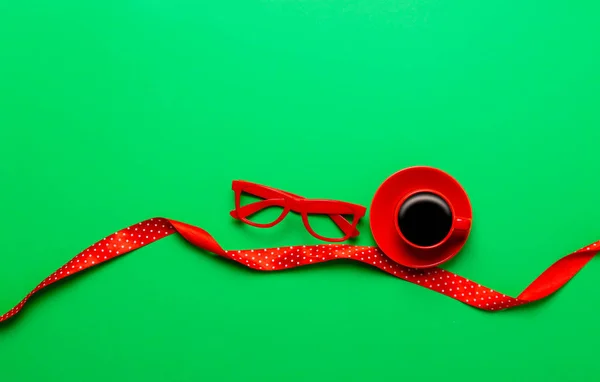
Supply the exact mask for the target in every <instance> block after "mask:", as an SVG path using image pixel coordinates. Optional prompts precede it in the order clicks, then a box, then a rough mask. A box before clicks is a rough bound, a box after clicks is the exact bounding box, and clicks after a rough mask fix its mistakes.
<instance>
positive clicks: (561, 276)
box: [0, 218, 600, 322]
mask: <svg viewBox="0 0 600 382" xmlns="http://www.w3.org/2000/svg"><path fill="white" fill-rule="evenodd" d="M173 233H178V234H180V235H181V236H183V238H185V239H186V240H187V241H189V242H190V243H191V244H193V245H195V246H197V247H199V248H201V249H203V250H205V251H208V252H211V253H213V254H216V255H219V256H222V257H225V258H227V259H230V260H233V261H236V262H238V263H240V264H243V265H246V266H247V267H249V268H253V269H256V270H260V271H279V270H285V269H288V268H295V267H300V266H303V265H310V264H316V263H322V262H325V261H330V260H336V259H352V260H356V261H360V262H363V263H366V264H369V265H372V266H374V267H376V268H379V269H380V270H382V271H384V272H387V273H389V274H391V275H393V276H396V277H398V278H400V279H403V280H406V281H410V282H411V283H414V284H417V285H420V286H423V287H425V288H428V289H431V290H433V291H436V292H438V293H441V294H444V295H446V296H448V297H452V298H454V299H456V300H458V301H460V302H463V303H465V304H467V305H470V306H473V307H475V308H478V309H482V310H487V311H499V310H504V309H508V308H512V307H515V306H519V305H523V304H527V303H530V302H533V301H536V300H540V299H542V298H544V297H547V296H548V295H550V294H552V293H554V292H555V291H557V290H558V289H560V288H561V287H562V286H563V285H564V284H566V283H567V282H568V281H569V280H570V279H571V278H572V277H573V276H575V274H577V272H579V270H581V268H583V267H584V266H585V264H587V262H588V261H590V260H591V259H592V257H594V255H596V254H597V253H598V251H599V250H600V241H597V242H595V243H592V244H590V245H589V246H586V247H584V248H582V249H580V250H578V251H576V252H574V253H572V254H570V255H567V256H565V257H563V258H562V259H560V260H558V261H557V262H556V263H554V264H553V265H551V266H550V267H549V268H548V269H546V271H544V272H543V273H542V274H541V275H540V276H539V277H538V278H537V279H535V280H534V281H533V282H532V283H531V284H530V285H529V286H528V287H527V288H525V290H524V291H523V292H522V293H521V294H520V295H519V296H517V297H510V296H507V295H504V294H502V293H499V292H497V291H495V290H492V289H490V288H487V287H485V286H482V285H480V284H477V283H475V282H473V281H471V280H468V279H466V278H464V277H462V276H459V275H456V274H454V273H452V272H448V271H446V270H443V269H441V268H430V269H424V270H423V269H413V268H407V267H404V266H402V265H399V264H397V263H395V262H394V261H392V260H391V259H389V258H388V257H387V256H386V255H385V254H384V253H383V252H381V250H380V249H378V248H376V247H365V246H354V245H343V244H340V245H312V246H308V245H307V246H292V247H281V248H266V249H250V250H239V251H226V250H224V249H223V248H221V246H220V245H219V244H218V243H217V241H216V240H215V239H214V238H213V237H212V236H211V235H210V234H208V232H206V231H204V230H203V229H201V228H199V227H195V226H192V225H189V224H185V223H181V222H178V221H175V220H170V219H164V218H154V219H149V220H145V221H143V222H141V223H138V224H135V225H133V226H131V227H127V228H125V229H122V230H120V231H118V232H115V233H113V234H112V235H110V236H108V237H106V238H104V239H102V240H101V241H99V242H97V243H96V244H94V245H92V246H91V247H89V248H87V249H86V250H84V251H83V252H81V253H80V254H78V255H77V256H75V257H74V258H73V259H72V260H71V261H69V262H68V263H66V264H65V265H63V266H62V267H61V268H59V269H58V270H57V271H56V272H54V273H52V274H51V275H50V276H48V277H47V278H46V279H45V280H44V281H42V282H41V283H40V284H39V285H38V286H37V287H35V289H33V290H32V291H31V292H29V294H28V295H27V296H26V297H25V298H24V299H23V300H21V302H19V303H18V304H17V305H16V306H15V307H14V308H12V309H11V310H9V311H8V312H7V313H5V314H3V315H2V316H0V322H2V321H6V320H8V319H10V318H11V317H13V316H15V315H16V314H17V313H19V312H20V311H21V309H22V308H23V306H24V305H25V304H26V303H27V301H28V300H29V298H31V297H32V296H33V295H34V294H35V293H37V292H39V291H40V290H42V289H44V288H45V287H47V286H49V285H51V284H54V283H56V282H58V281H60V280H63V279H65V278H68V277H69V276H72V275H74V274H76V273H78V272H82V271H85V270H86V269H89V268H92V267H94V266H96V265H98V264H101V263H104V262H106V261H109V260H111V259H114V258H115V257H118V256H122V255H124V254H126V253H129V252H131V251H134V250H136V249H138V248H141V247H143V246H145V245H148V244H150V243H153V242H155V241H157V240H160V239H162V238H164V237H166V236H169V235H171V234H173Z"/></svg>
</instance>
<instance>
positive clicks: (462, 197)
mask: <svg viewBox="0 0 600 382" xmlns="http://www.w3.org/2000/svg"><path fill="white" fill-rule="evenodd" d="M471 219H472V212H471V204H470V202H469V198H468V197H467V194H466V192H465V190H464V189H463V188H462V186H461V185H460V184H459V183H458V182H457V181H456V180H455V179H454V178H453V177H452V176H450V175H449V174H447V173H445V172H443V171H441V170H438V169H436V168H432V167H426V166H416V167H409V168H406V169H404V170H401V171H398V172H397V173H395V174H393V175H392V176H390V177H389V178H388V179H386V180H385V181H384V182H383V183H382V184H381V186H380V187H379V189H378V190H377V192H376V193H375V196H374V197H373V201H372V203H371V208H370V224H371V232H372V233H373V237H374V238H375V241H376V242H377V245H378V246H379V248H380V249H381V250H382V251H383V252H384V253H385V254H386V255H387V256H388V257H390V258H391V259H392V260H394V261H396V262H397V263H399V264H402V265H405V266H407V267H412V268H428V267H433V266H436V265H439V264H441V263H443V262H445V261H448V260H449V259H451V258H452V257H454V256H455V255H456V254H457V253H458V252H459V251H460V250H461V249H462V247H463V246H464V244H465V242H466V240H467V238H468V236H469V234H470V230H471Z"/></svg>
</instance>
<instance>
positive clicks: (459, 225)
mask: <svg viewBox="0 0 600 382" xmlns="http://www.w3.org/2000/svg"><path fill="white" fill-rule="evenodd" d="M470 229H471V219H469V218H460V217H457V218H455V219H454V233H456V234H463V235H464V234H466V233H468V232H469V230H470Z"/></svg>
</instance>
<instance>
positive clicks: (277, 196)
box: [230, 180, 366, 242]
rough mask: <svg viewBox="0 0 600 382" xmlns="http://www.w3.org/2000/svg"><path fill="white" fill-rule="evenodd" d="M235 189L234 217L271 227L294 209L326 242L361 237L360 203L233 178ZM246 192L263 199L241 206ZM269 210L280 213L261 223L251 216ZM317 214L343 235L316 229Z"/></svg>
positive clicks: (363, 208) (362, 209) (261, 226)
mask: <svg viewBox="0 0 600 382" xmlns="http://www.w3.org/2000/svg"><path fill="white" fill-rule="evenodd" d="M232 189H233V191H234V192H235V210H233V211H231V212H230V214H231V216H232V217H233V218H235V219H239V220H241V221H243V222H244V223H246V224H249V225H251V226H254V227H259V228H269V227H273V226H274V225H276V224H278V223H279V222H281V221H282V220H283V219H284V218H285V217H286V215H287V214H288V212H290V211H293V212H296V213H298V214H300V215H301V216H302V221H303V222H304V226H305V227H306V229H307V230H308V232H310V234H311V235H313V236H314V237H316V238H318V239H320V240H324V241H330V242H340V241H344V240H348V239H349V238H352V237H356V236H358V235H359V232H358V230H357V229H356V225H357V224H358V222H359V220H360V219H361V218H362V217H363V216H364V215H365V212H366V208H365V207H363V206H361V205H358V204H353V203H346V202H341V201H337V200H323V199H306V198H304V197H302V196H298V195H294V194H291V193H289V192H286V191H282V190H278V189H276V188H272V187H267V186H263V185H260V184H256V183H251V182H246V181H243V180H234V181H233V183H232ZM243 194H247V195H252V196H254V197H257V198H261V199H263V200H260V201H255V202H251V203H248V204H245V205H242V196H243ZM267 209H277V210H281V212H278V213H277V215H276V216H277V217H275V219H274V220H272V219H268V221H266V222H260V221H258V220H257V219H255V218H252V217H253V216H254V215H257V214H259V213H260V212H261V211H265V210H267ZM271 216H273V214H271ZM318 216H321V217H322V216H327V217H329V218H330V220H331V221H332V222H333V223H334V224H335V225H336V226H337V228H339V230H340V231H341V232H342V233H343V236H342V237H330V236H331V235H329V236H324V235H320V234H318V233H317V232H315V229H314V228H316V227H313V225H314V226H318V225H319V224H315V219H314V217H318ZM346 217H348V219H347V218H346ZM251 218H252V220H251Z"/></svg>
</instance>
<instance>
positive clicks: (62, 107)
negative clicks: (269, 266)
mask: <svg viewBox="0 0 600 382" xmlns="http://www.w3.org/2000/svg"><path fill="white" fill-rule="evenodd" d="M599 18H600V3H598V2H596V1H567V0H563V1H517V0H510V1H496V0H493V1H474V0H472V1H449V0H412V1H410V0H409V1H398V0H387V1H384V0H348V1H345V0H303V1H301V0H288V1H284V0H273V1H257V0H222V1H210V2H209V1H187V2H186V1H166V0H161V1H157V0H145V1H114V2H112V1H29V2H18V1H1V2H0V163H1V164H0V179H1V180H0V195H1V200H0V216H1V220H0V238H1V240H2V244H1V245H2V249H1V251H0V310H1V311H3V312H4V311H6V310H8V309H9V308H11V307H12V306H13V305H14V304H15V303H17V302H18V301H19V300H20V299H21V297H23V296H24V295H25V294H26V293H27V292H28V291H29V290H30V289H31V288H32V287H33V286H35V285H36V284H37V283H38V282H39V281H40V280H41V279H43V278H44V277H46V276H47V275H48V274H49V273H51V272H52V271H54V270H55V269H56V268H58V267H59V266H60V265H62V264H63V263H64V262H66V261H67V260H69V259H70V258H71V257H72V256H74V255H75V254H77V253H78V252H79V251H81V250H82V249H84V248H85V247H87V246H88V245H91V244H92V243H93V242H95V241H97V240H99V239H101V238H102V237H104V236H106V235H108V234H110V233H112V232H114V231H116V230H118V229H120V228H123V227H125V226H128V225H130V224H133V223H137V222H138V221H141V220H143V219H146V218H150V217H154V216H165V217H169V218H173V219H177V220H180V221H185V222H188V223H190V224H194V225H199V226H201V227H203V228H205V229H206V230H208V231H209V232H211V233H212V234H213V236H215V237H216V239H217V240H218V241H219V242H220V243H221V244H222V245H223V246H224V247H225V248H228V249H242V248H260V247H265V246H284V245H295V244H309V243H318V241H317V240H316V239H314V238H313V237H311V236H310V235H309V234H308V233H307V232H306V231H305V230H304V228H303V227H302V223H301V220H300V218H299V217H298V216H296V215H290V216H289V217H288V218H287V219H286V220H285V221H284V222H283V223H281V224H280V225H279V226H277V227H275V228H272V229H269V230H260V229H254V228H251V227H246V226H240V225H238V224H234V223H233V222H232V219H231V218H230V217H229V216H228V212H229V210H230V209H231V208H232V206H233V198H232V192H231V188H230V187H231V181H232V180H233V179H246V180H250V181H254V182H258V183H263V184H268V185H271V186H274V187H278V188H282V189H285V190H289V191H291V192H295V193H298V194H301V195H304V196H307V197H314V198H333V199H340V200H345V201H349V202H355V203H361V204H363V205H366V206H368V205H369V204H370V201H371V198H372V197H373V194H374V192H375V190H376V189H377V187H378V185H379V184H380V183H381V182H382V181H383V180H384V179H385V178H386V177H387V176H389V175H391V174H392V173H394V172H395V171H397V170H399V169H402V168H404V167H408V166H412V165H430V166H435V167H438V168H441V169H443V170H445V171H447V172H449V173H450V174H452V175H453V176H454V177H456V178H457V179H458V180H459V181H460V182H461V184H462V185H463V186H464V187H465V189H466V190H467V192H468V193H469V196H470V198H471V202H472V205H473V211H474V219H475V220H474V221H475V224H474V227H473V231H472V235H471V237H470V239H469V241H468V243H467V246H466V247H465V249H464V250H463V251H462V252H461V254H460V255H459V256H457V257H456V258H455V259H454V260H453V261H452V262H450V263H447V264H444V267H445V268H447V269H450V270H452V271H455V272H458V273H460V274H461V275H464V276H466V277H469V278H471V279H473V280H475V281H477V282H481V283H483V284H485V285H487V286H489V287H491V288H494V289H497V290H500V291H502V292H504V293H507V294H512V295H516V294H518V293H519V292H520V291H521V290H522V289H523V288H524V287H525V286H526V285H527V284H528V283H529V282H531V281H532V280H533V279H534V278H535V277H536V276H537V275H538V274H539V273H541V272H542V271H543V270H544V269H545V268H546V267H547V266H549V265H550V264H551V263H552V262H553V261H555V260H556V259H558V258H560V257H562V256H564V255H565V254H567V253H569V252H572V251H574V250H576V249H579V248H580V247H582V246H584V245H586V244H588V243H591V242H593V241H594V240H597V239H599V238H600V220H598V216H600V201H599V200H598V189H599V188H598V186H599V185H600V177H598V174H599V173H600V161H599V159H598V154H597V152H596V148H597V147H598V146H597V144H598V142H599V140H600V107H599V106H600V105H599V102H598V101H599V100H600V95H599V93H598V92H599V91H600V70H599V67H600V23H599V22H598V19H599ZM360 228H361V231H362V234H361V236H360V238H359V240H358V243H359V244H363V245H372V244H374V241H373V239H372V237H371V235H370V233H369V228H368V219H364V221H363V222H362V223H361V227H360ZM599 275H600V266H599V264H598V263H597V262H596V261H592V262H591V263H590V264H589V265H588V267H586V268H585V269H584V271H583V272H581V273H580V274H579V275H577V277H576V278H575V279H574V280H573V281H572V282H571V283H569V284H568V285H567V287H566V288H564V289H562V290H560V291H559V292H558V293H557V294H556V295H554V296H552V297H551V298H549V299H547V300H546V301H544V302H542V303H538V304H535V305H533V306H528V307H523V308H521V309H515V310H509V311H505V312H501V313H491V314H490V313H484V312H481V311H477V310H475V309H472V308H470V307H467V306H465V305H463V304H461V303H459V302H456V301H454V300H452V299H449V298H447V297H445V296H442V295H439V294H436V293H433V292H431V291H429V290H426V289H424V288H420V287H418V286H415V285H412V284H410V283H406V282H402V281H399V280H397V279H395V278H393V277H389V276H388V275H386V274H383V273H381V272H379V271H377V270H375V269H371V268H368V267H364V266H360V265H358V264H354V263H344V262H341V263H332V264H323V265H320V266H312V267H307V268H304V269H299V270H293V271H288V272H280V273H268V274H264V273H258V272H252V271H248V270H246V269H244V268H242V267H239V266H236V265H235V264H231V263H229V262H227V261H223V260H221V259H218V258H215V257H214V256H210V255H208V254H206V253H203V252H201V251H199V250H197V249H195V248H193V247H191V246H190V245H188V244H187V243H185V242H184V241H183V240H182V239H180V238H178V237H170V238H167V239H165V240H162V241H160V242H158V243H156V244H153V245H151V246H149V247H146V248H143V249H141V250H139V251H137V252H135V253H132V254H130V255H128V256H125V257H124V258H121V259H119V260H116V261H114V262H112V263H111V264H108V265H106V266H103V267H101V268H99V269H96V270H93V271H91V272H89V273H87V274H86V275H84V276H82V277H78V278H76V279H75V280H72V281H69V282H66V283H63V284H62V285H61V286H60V287H57V288H54V289H53V290H52V292H50V293H44V294H43V296H40V297H39V298H36V299H34V300H33V301H32V302H31V304H29V305H28V306H27V308H26V309H25V310H24V312H23V313H22V314H21V315H20V316H19V317H18V318H17V319H16V320H12V321H11V322H9V323H8V324H6V325H1V326H0V380H2V381H80V380H90V381H105V380H112V381H121V380H123V381H126V380H172V381H248V380H256V381H284V380H286V381H287V380H289V381H303V380H309V381H331V380H344V381H384V380H404V379H408V378H410V379H413V380H441V379H447V380H455V381H470V380H473V381H475V380H483V379H487V380H498V381H501V380H502V381H503V380H508V379H512V380H523V381H526V380H527V381H529V380H532V379H536V380H546V381H562V380H565V379H566V378H569V379H571V380H597V379H598V378H599V377H598V373H599V372H600V363H599V362H598V357H597V345H598V341H599V340H600V329H599V328H598V325H597V316H598V313H600V286H599V285H598V283H597V281H596V280H598V277H599Z"/></svg>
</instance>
